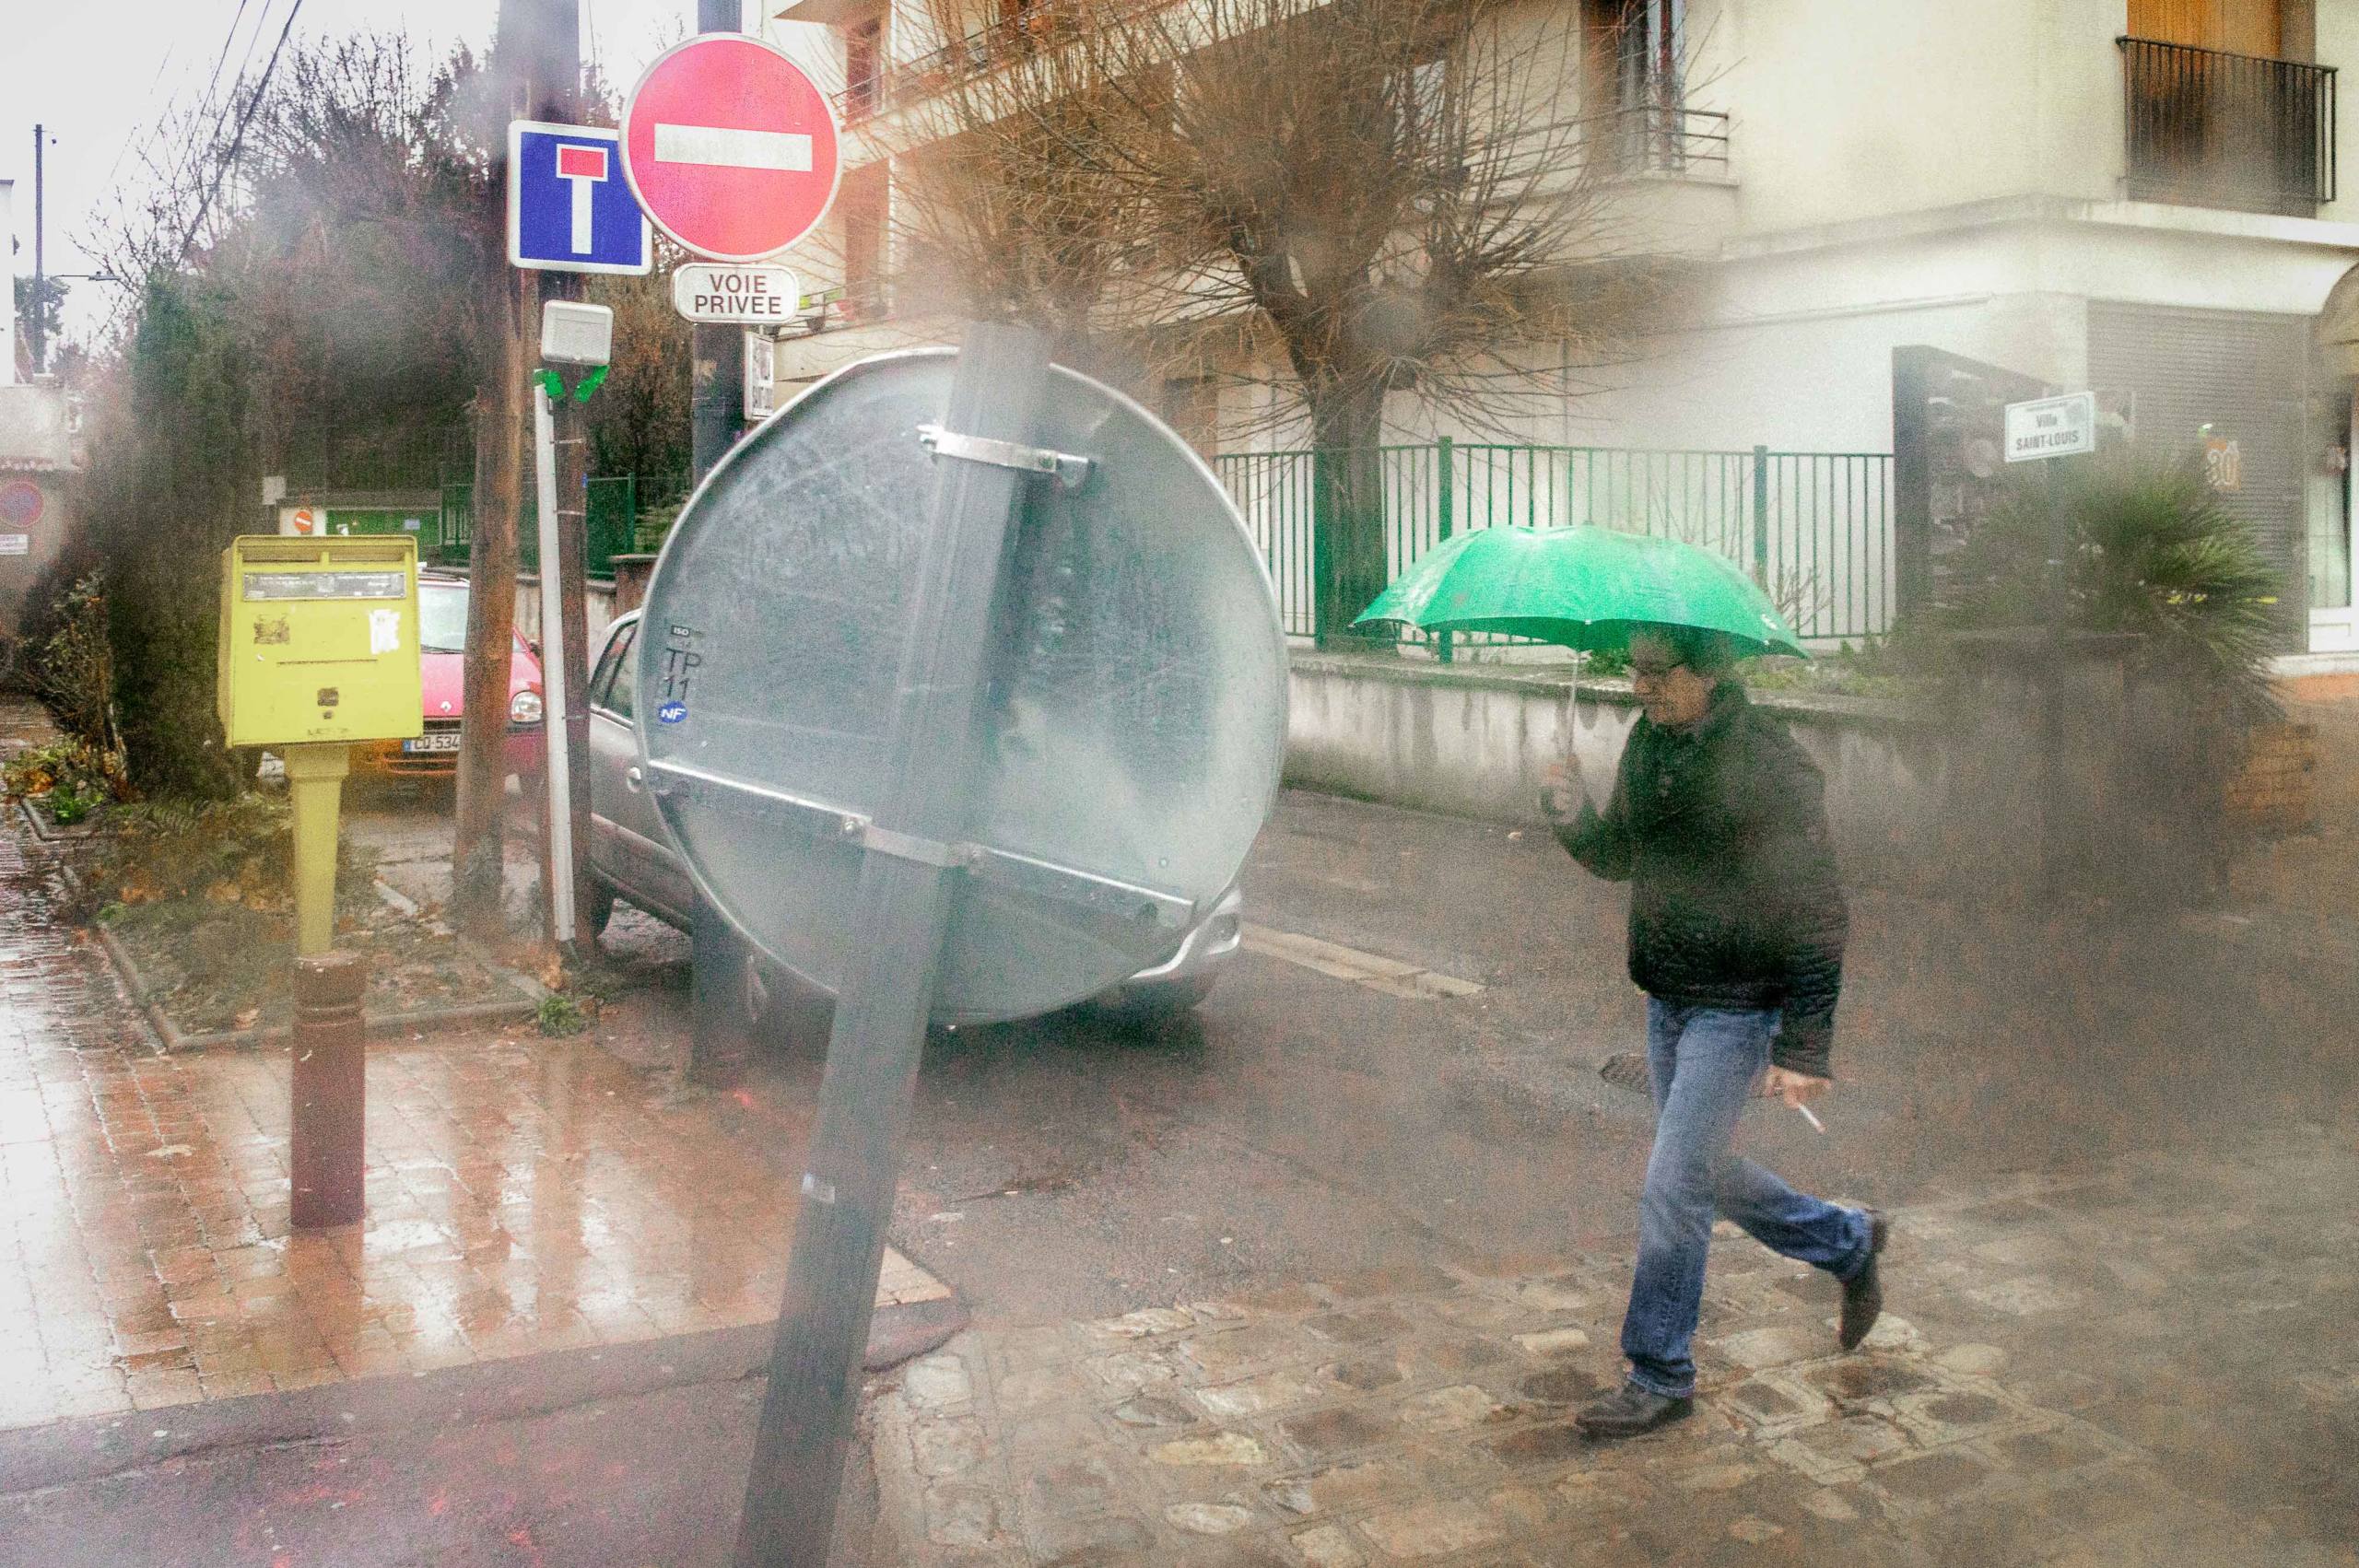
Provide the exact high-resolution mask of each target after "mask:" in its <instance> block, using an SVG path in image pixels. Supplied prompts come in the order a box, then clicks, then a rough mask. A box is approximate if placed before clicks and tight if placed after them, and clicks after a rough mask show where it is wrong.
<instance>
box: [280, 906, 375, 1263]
mask: <svg viewBox="0 0 2359 1568" xmlns="http://www.w3.org/2000/svg"><path fill="white" fill-rule="evenodd" d="M368 984H369V965H368V964H367V962H366V961H365V960H363V959H362V958H361V956H360V955H359V954H357V953H314V954H308V955H306V956H304V957H300V958H298V959H296V960H295V1047H294V1048H295V1072H294V1094H293V1112H292V1116H291V1117H290V1121H291V1126H292V1135H291V1138H290V1140H289V1141H290V1144H291V1150H290V1161H289V1163H290V1164H291V1165H292V1166H293V1168H294V1185H295V1202H294V1212H293V1214H292V1216H291V1221H292V1223H293V1224H294V1226H295V1228H296V1229H297V1230H299V1231H311V1230H320V1229H323V1228H324V1227H326V1226H329V1225H348V1224H351V1223H353V1222H354V1221H356V1220H358V1219H359V1218H360V1214H361V1211H362V1209H363V1207H364V1206H365V1205H364V1202H363V1197H364V1195H363V1190H362V1187H361V1164H362V1158H361V1142H362V1138H363V1135H364V1133H365V1131H366V1129H367V1126H368V1081H367V1078H366V1076H365V1054H364V1049H363V1046H362V1034H361V1022H360V993H361V991H362V990H363V989H365V988H366V987H367V986H368Z"/></svg>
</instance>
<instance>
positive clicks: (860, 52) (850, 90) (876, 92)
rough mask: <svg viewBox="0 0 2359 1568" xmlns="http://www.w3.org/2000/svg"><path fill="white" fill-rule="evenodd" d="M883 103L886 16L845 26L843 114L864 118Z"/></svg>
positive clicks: (880, 107)
mask: <svg viewBox="0 0 2359 1568" xmlns="http://www.w3.org/2000/svg"><path fill="white" fill-rule="evenodd" d="M884 106H885V18H882V17H871V18H868V19H867V20H865V21H860V22H854V23H852V24H851V26H849V27H847V28H845V29H844V113H845V114H846V115H847V116H849V117H850V118H851V119H855V120H861V119H865V118H867V117H868V116H869V115H871V114H874V113H875V112H876V111H878V110H879V109H882V108H883V107H884Z"/></svg>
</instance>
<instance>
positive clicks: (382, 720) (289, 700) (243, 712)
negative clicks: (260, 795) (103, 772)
mask: <svg viewBox="0 0 2359 1568" xmlns="http://www.w3.org/2000/svg"><path fill="white" fill-rule="evenodd" d="M417 653H418V649H417V542H416V541H415V540H412V539H409V538H406V537H401V538H387V537H381V536H380V537H376V538H358V539H355V538H324V539H288V538H281V537H279V536H277V535H276V534H263V535H250V536H247V537H244V538H241V539H237V540H235V541H233V542H231V544H230V545H229V548H228V549H227V550H225V551H223V552H222V556H221V648H220V656H219V673H220V689H219V691H218V693H217V696H216V698H215V700H216V702H217V704H218V706H219V708H220V713H221V728H222V731H224V733H226V734H227V735H228V737H229V743H230V744H231V745H233V746H269V747H271V748H272V749H273V750H275V751H276V752H277V753H278V754H279V755H280V756H281V758H282V759H283V760H284V761H285V763H286V766H287V783H288V792H289V793H290V794H291V795H292V796H293V798H294V805H295V915H296V931H297V934H296V943H295V948H296V951H297V952H298V953H324V952H325V951H327V949H328V946H329V945H330V942H331V941H332V940H333V936H334V909H335V825H336V808H337V805H338V803H339V802H338V797H339V796H340V795H341V794H342V793H343V783H344V777H345V774H346V772H347V771H349V769H350V766H351V760H352V756H351V743H353V742H355V741H385V740H400V739H406V738H408V737H410V736H413V735H417V734H421V733H423V732H424V731H425V729H426V722H425V718H426V716H425V707H424V703H423V699H422V695H421V693H420V691H419V685H418V680H419V677H418V660H417Z"/></svg>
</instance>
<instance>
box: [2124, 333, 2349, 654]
mask: <svg viewBox="0 0 2359 1568" xmlns="http://www.w3.org/2000/svg"><path fill="white" fill-rule="evenodd" d="M2309 339H2310V318H2308V317H2307V316H2284V315H2259V314H2254V313H2249V312H2245V311H2237V310H2182V309H2178V308H2176V307H2172V306H2164V305H2115V304H2102V303H2098V302H2095V301H2092V302H2091V303H2090V305H2089V384H2090V385H2092V386H2096V387H2103V388H2106V389H2107V390H2108V391H2119V392H2130V393H2132V394H2134V395H2135V397H2136V399H2137V402H2136V404H2135V407H2134V413H2133V415H2132V417H2133V418H2134V419H2135V421H2136V428H2135V432H2134V434H2135V437H2136V439H2137V442H2138V444H2139V445H2140V446H2141V447H2144V448H2147V449H2149V450H2153V451H2167V452H2172V453H2183V452H2190V451H2197V450H2199V449H2200V447H2201V441H2202V438H2201V435H2200V434H2199V431H2200V430H2201V427H2203V426H2205V425H2210V426H2211V427H2212V430H2213V432H2214V434H2215V435H2219V436H2224V437H2225V438H2227V439H2232V440H2234V441H2235V442H2236V448H2237V454H2238V456H2239V458H2240V459H2241V470H2242V473H2241V476H2240V482H2239V483H2238V484H2237V486H2236V487H2235V488H2233V489H2224V490H2222V491H2221V492H2220V498H2221V500H2222V501H2224V503H2226V505H2227V508H2228V509H2229V511H2231V512H2232V513H2234V514H2235V515H2236V516H2237V517H2240V518H2242V519H2244V520H2245V521H2247V522H2248V523H2250V524H2251V525H2252V527H2253V530H2254V532H2256V533H2258V534H2259V537H2260V544H2261V548H2262V549H2263V550H2265V551H2266V552H2267V553H2268V555H2269V558H2270V560H2271V562H2272V563H2274V564H2275V565H2276V566H2277V568H2278V569H2279V570H2280V571H2281V572H2282V573H2283V576H2284V579H2285V581H2284V587H2283V591H2282V598H2281V603H2280V615H2279V619H2280V622H2281V628H2282V629H2281V637H2282V638H2283V645H2284V647H2285V649H2288V650H2292V649H2299V648H2302V647H2305V646H2306V644H2307V638H2308V630H2307V628H2308V620H2309V613H2308V609H2307V606H2306V595H2307V590H2308V580H2309V578H2308V547H2309V531H2308V527H2307V523H2306V514H2305V512H2304V504H2305V503H2304V497H2303V493H2302V492H2303V478H2304V474H2305V470H2306V463H2307V456H2308V452H2309V450H2310V449H2309V439H2308V435H2307V433H2306V430H2305V428H2304V419H2305V416H2306V411H2307V406H2308V392H2309V388H2308V376H2309Z"/></svg>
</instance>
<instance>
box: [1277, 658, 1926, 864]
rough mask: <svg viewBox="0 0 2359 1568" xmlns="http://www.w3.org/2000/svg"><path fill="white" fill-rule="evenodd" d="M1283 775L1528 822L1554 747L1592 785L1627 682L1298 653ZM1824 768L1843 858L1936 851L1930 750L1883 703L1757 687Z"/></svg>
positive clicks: (1615, 735)
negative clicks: (1576, 690)
mask: <svg viewBox="0 0 2359 1568" xmlns="http://www.w3.org/2000/svg"><path fill="white" fill-rule="evenodd" d="M1293 666H1294V668H1293V678H1292V682H1291V701H1292V708H1291V712H1290V715H1289V719H1288V725H1289V731H1290V732H1289V736H1288V743H1287V748H1286V781H1287V782H1288V783H1289V784H1294V785H1297V786H1299V787H1301V788H1304V789H1309V790H1326V791H1328V792H1331V793H1333V794H1339V795H1349V796H1354V797H1356V798H1359V799H1363V800H1370V801H1381V802H1386V803H1388V804H1391V805H1400V806H1412V807H1417V808H1420V809H1423V810H1426V811H1437V812H1447V813H1451V814H1453V815H1459V816H1472V817H1481V818H1486V819H1490V820H1494V821H1500V822H1514V823H1532V822H1537V821H1539V820H1540V812H1539V800H1540V789H1541V778H1542V775H1543V772H1544V771H1545V770H1546V768H1547V766H1548V765H1549V764H1550V763H1551V762H1553V761H1554V760H1555V759H1556V758H1557V757H1558V756H1560V755H1563V753H1564V751H1565V749H1566V747H1567V742H1568V740H1569V743H1570V744H1571V747H1572V749H1573V750H1574V752H1575V753H1576V754H1577V755H1579V758H1580V762H1581V767H1582V770H1583V772H1584V773H1585V774H1586V775H1587V776H1588V778H1590V780H1591V781H1592V783H1593V785H1594V787H1595V788H1596V789H1597V790H1598V792H1599V793H1601V794H1602V792H1603V789H1604V786H1605V784H1606V782H1607V781H1608V780H1610V779H1611V778H1612V777H1613V774H1614V767H1615V766H1616V765H1617V764H1618V762H1619V761H1620V759H1621V755H1622V745H1623V743H1624V742H1625V740H1626V739H1627V738H1628V736H1629V733H1630V728H1631V726H1632V724H1633V723H1635V722H1636V721H1637V711H1638V710H1637V699H1636V698H1635V697H1634V696H1632V695H1631V692H1630V688H1629V685H1628V683H1626V682H1621V681H1601V680H1589V681H1584V682H1582V683H1581V690H1580V700H1579V704H1578V707H1577V705H1576V704H1575V702H1574V700H1573V684H1572V680H1571V678H1570V673H1569V671H1567V670H1565V669H1560V668H1549V667H1544V666H1543V667H1537V668H1535V667H1531V666H1526V667H1523V668H1517V667H1513V666H1505V665H1485V664H1468V663H1459V664H1451V665H1442V664H1435V663H1427V662H1421V661H1409V660H1402V659H1395V658H1390V657H1385V656H1352V655H1339V654H1327V653H1312V652H1306V651H1297V653H1296V654H1295V655H1294V661H1293ZM1755 701H1757V702H1759V703H1761V704H1762V705H1763V706H1765V707H1767V708H1772V709H1774V710H1776V711H1777V712H1778V714H1779V715H1780V716H1781V717H1783V718H1784V719H1785V720H1787V722H1788V724H1789V725H1790V727H1791V729H1792V731H1793V735H1794V738H1795V739H1796V740H1797V741H1799V742H1800V743H1802V746H1803V748H1804V749H1805V750H1807V751H1808V752H1809V753H1810V755H1811V756H1812V758H1813V760H1815V761H1816V762H1817V764H1818V765H1819V766H1820V768H1821V769H1822V770H1823V771H1824V772H1825V775H1826V804H1827V816H1828V820H1829V822H1830V824H1831V825H1832V826H1833V828H1834V831H1835V834H1836V837H1837V841H1838V845H1839V847H1840V848H1841V850H1842V852H1843V855H1844V858H1845V861H1846V864H1847V868H1848V870H1849V872H1851V873H1852V874H1854V875H1859V876H1869V877H1872V878H1874V879H1875V880H1885V879H1886V878H1890V877H1897V878H1901V879H1904V880H1907V879H1912V878H1913V877H1914V876H1915V875H1916V874H1918V873H1920V872H1923V871H1925V870H1927V869H1928V867H1929V863H1930V862H1931V860H1935V859H1937V858H1938V856H1939V853H1940V851H1939V850H1938V849H1936V848H1933V845H1932V840H1933V839H1934V838H1935V837H1938V836H1937V835H1932V834H1930V833H1929V832H1928V831H1927V828H1928V826H1929V825H1931V824H1932V823H1935V822H1938V821H1940V820H1941V819H1942V816H1943V814H1944V813H1943V805H1942V801H1943V794H1944V775H1945V772H1946V768H1945V766H1944V760H1943V757H1944V751H1943V748H1942V747H1941V746H1940V745H1938V744H1936V743H1935V740H1934V736H1933V733H1932V731H1931V728H1930V727H1929V726H1927V725H1925V724H1923V723H1921V722H1916V721H1912V720H1910V719H1908V718H1907V716H1905V715H1904V714H1902V713H1901V712H1900V711H1899V710H1897V709H1896V708H1895V707H1894V706H1893V705H1892V704H1889V703H1883V702H1874V701H1870V700H1867V699H1864V698H1859V697H1838V696H1808V697H1804V696H1787V695H1783V694H1766V695H1762V696H1756V697H1755Z"/></svg>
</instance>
